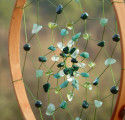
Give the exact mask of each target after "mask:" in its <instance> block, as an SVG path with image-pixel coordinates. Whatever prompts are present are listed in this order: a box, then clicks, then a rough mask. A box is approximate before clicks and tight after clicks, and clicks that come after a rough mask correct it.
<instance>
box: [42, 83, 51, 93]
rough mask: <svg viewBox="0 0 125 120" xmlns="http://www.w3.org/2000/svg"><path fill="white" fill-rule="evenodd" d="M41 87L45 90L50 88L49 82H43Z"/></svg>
mask: <svg viewBox="0 0 125 120" xmlns="http://www.w3.org/2000/svg"><path fill="white" fill-rule="evenodd" d="M43 89H44V91H45V92H48V91H49V89H50V84H49V83H46V84H44V85H43Z"/></svg>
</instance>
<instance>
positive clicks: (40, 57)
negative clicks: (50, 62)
mask: <svg viewBox="0 0 125 120" xmlns="http://www.w3.org/2000/svg"><path fill="white" fill-rule="evenodd" d="M38 60H39V61H40V62H46V61H47V58H46V57H45V56H39V58H38Z"/></svg>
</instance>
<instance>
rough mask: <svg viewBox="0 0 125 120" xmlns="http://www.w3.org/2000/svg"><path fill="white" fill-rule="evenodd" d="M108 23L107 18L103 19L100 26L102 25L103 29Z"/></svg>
mask: <svg viewBox="0 0 125 120" xmlns="http://www.w3.org/2000/svg"><path fill="white" fill-rule="evenodd" d="M107 23H108V19H106V18H102V19H101V20H100V24H101V26H102V27H104V26H105V25H107Z"/></svg>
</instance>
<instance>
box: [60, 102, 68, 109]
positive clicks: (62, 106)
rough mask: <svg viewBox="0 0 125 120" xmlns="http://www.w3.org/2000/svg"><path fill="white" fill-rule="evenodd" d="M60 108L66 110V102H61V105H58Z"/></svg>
mask: <svg viewBox="0 0 125 120" xmlns="http://www.w3.org/2000/svg"><path fill="white" fill-rule="evenodd" d="M60 107H61V108H62V109H66V108H67V102H66V101H63V102H62V103H61V104H60Z"/></svg>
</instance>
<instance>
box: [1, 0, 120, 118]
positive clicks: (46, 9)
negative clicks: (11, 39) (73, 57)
mask: <svg viewBox="0 0 125 120" xmlns="http://www.w3.org/2000/svg"><path fill="white" fill-rule="evenodd" d="M52 1H53V3H54V4H56V5H58V4H59V3H61V4H62V5H64V4H65V3H67V0H52ZM14 2H15V1H14V0H11V1H10V0H1V1H0V18H1V19H0V25H1V29H0V36H1V40H0V120H22V119H23V118H22V115H21V112H20V110H19V107H18V104H17V101H16V97H15V94H14V90H13V86H12V83H11V75H10V69H9V63H8V33H9V25H10V19H11V15H12V10H13V7H14ZM28 2H29V1H28ZM28 2H27V3H28ZM81 3H82V6H83V8H85V9H84V11H85V12H88V14H89V16H90V18H95V17H99V18H102V1H101V0H81ZM36 13H37V9H36V2H34V3H32V4H31V5H30V6H29V7H27V8H26V9H25V15H26V22H27V33H28V38H30V37H31V35H32V34H31V31H32V27H33V24H34V23H36ZM65 13H66V15H67V16H68V19H69V20H70V21H68V22H72V21H75V20H77V19H78V17H79V16H80V15H81V12H80V8H79V4H77V3H76V2H75V0H73V2H72V3H70V4H69V5H68V6H67V7H66V8H65ZM55 15H56V14H55V8H54V7H53V6H52V5H51V4H50V3H48V2H47V0H40V20H39V24H40V25H48V22H54V19H55V17H56V16H55ZM105 15H106V18H108V19H109V23H108V26H109V27H110V28H112V29H113V31H115V22H116V21H115V16H114V11H113V9H112V7H111V5H109V4H108V3H106V4H105ZM57 23H58V25H59V26H60V27H61V28H65V26H66V24H67V21H66V19H65V17H64V15H59V17H58V19H57ZM82 25H83V26H82ZM74 28H75V33H78V32H82V34H83V33H84V32H85V31H84V22H83V21H82V20H81V21H79V22H78V23H77V25H75V26H74ZM102 31H103V27H101V26H100V23H99V21H98V20H97V21H91V20H88V22H87V32H88V33H91V36H92V38H93V39H98V40H100V39H101V35H102ZM112 35H113V32H112V31H111V30H110V29H108V28H107V29H106V32H105V36H104V40H105V41H106V45H107V47H106V50H107V52H108V53H109V54H111V52H112V50H113V48H114V45H115V43H113V42H112ZM71 36H72V33H71V32H70V35H69V38H71ZM39 38H40V41H41V45H42V46H43V45H44V46H43V49H44V53H47V52H48V50H47V48H48V47H49V46H50V45H52V44H51V42H50V41H51V39H52V37H51V31H50V30H49V29H48V28H44V29H43V30H41V31H40V33H39ZM54 38H55V42H60V41H61V40H62V38H61V36H60V31H59V30H55V31H54ZM67 42H68V41H67V40H65V42H64V43H65V44H67ZM95 43H98V42H95V41H90V42H89V44H88V47H87V52H89V53H90V56H91V58H94V56H95V54H97V52H98V51H99V48H98V47H97V46H96V44H95ZM24 44H25V34H24V24H23V22H22V31H21V50H20V51H21V52H20V53H21V64H23V59H24V54H25V52H24V50H23V45H24ZM30 44H31V47H32V48H31V52H30V53H31V55H32V56H33V59H34V61H35V63H36V64H37V65H39V62H38V60H37V59H38V57H39V56H40V55H41V51H40V49H39V48H38V44H37V42H36V37H34V38H33V40H32V41H31V43H30ZM85 44H86V41H85V40H83V39H80V40H79V43H78V47H79V49H80V52H82V51H83V48H84V47H85ZM59 52H60V51H57V52H56V53H57V54H59ZM94 53H95V54H94ZM102 53H103V54H101V56H100V58H98V59H97V60H96V64H97V65H98V66H97V67H96V68H95V72H93V71H91V72H90V74H91V78H89V81H90V82H93V81H94V79H95V78H96V77H97V74H98V71H100V72H101V71H103V69H104V68H105V66H104V61H105V58H106V56H105V53H104V51H103V52H102ZM50 57H51V55H50V56H49V57H48V62H47V65H48V66H51V65H52V62H51V59H50ZM113 58H115V59H116V60H117V64H116V65H114V66H113V72H114V76H115V80H116V81H118V80H119V77H120V45H119V44H118V46H117V48H116V51H115V54H114V56H113ZM79 60H81V58H79ZM68 62H69V66H70V65H71V63H70V60H68ZM48 63H49V64H48ZM85 63H87V61H85ZM41 69H43V70H44V69H45V68H44V67H43V68H41ZM54 70H55V71H57V70H56V67H54ZM29 71H30V72H29ZM100 72H99V73H100ZM31 73H32V74H31ZM95 73H97V74H95ZM109 73H110V69H109V70H107V72H106V73H105V75H104V76H102V77H101V82H100V88H99V89H100V97H101V98H103V97H104V96H106V95H108V94H110V88H111V87H112V85H113V81H112V76H111V73H110V74H109ZM116 73H117V74H116ZM46 79H47V77H46V76H45V75H44V76H43V77H42V79H41V88H40V91H41V92H40V100H41V101H42V102H43V108H42V112H43V114H44V115H43V117H44V118H45V120H51V119H52V118H51V117H47V116H46V115H45V112H46V108H45V107H47V94H46V93H44V91H43V89H42V85H43V83H44V84H45V83H46ZM24 80H25V82H26V83H27V85H28V86H29V87H30V89H31V91H32V92H33V94H34V95H35V94H36V89H35V88H36V87H37V86H36V85H37V82H36V78H35V69H34V66H33V64H32V62H31V61H30V59H29V58H28V59H27V62H26V68H25V73H24ZM55 81H56V80H55V79H54V78H53V77H51V79H50V83H51V84H53V85H52V86H54V84H55ZM79 81H81V83H84V82H83V78H82V77H80V78H79ZM59 83H60V84H61V83H62V81H61V80H60V82H59ZM107 84H108V86H107ZM68 89H70V90H71V89H72V88H68ZM84 90H85V89H84V88H81V87H80V90H79V91H77V90H75V94H76V95H77V96H78V97H79V100H77V97H76V98H75V97H74V100H73V101H72V102H71V103H69V109H70V111H71V113H72V114H73V117H74V118H76V117H78V116H79V114H80V111H81V104H79V103H80V102H82V101H83V100H84V99H85V97H83V95H84V94H85V91H84ZM50 93H51V95H50V101H51V102H52V103H54V104H55V105H56V107H58V106H59V104H60V102H61V100H60V98H59V96H58V95H57V94H55V92H54V91H52V92H50ZM66 94H67V92H66V90H64V91H63V92H62V95H63V98H65V97H66ZM81 96H82V97H81ZM84 96H85V95H84ZM88 96H89V97H88V99H89V101H92V100H94V99H95V98H96V97H95V96H96V88H94V87H93V90H92V91H89V92H88ZM28 98H29V101H30V103H31V106H32V108H33V112H34V114H35V115H36V118H37V119H38V120H39V119H40V117H39V111H38V109H36V108H35V107H34V100H33V99H32V98H31V96H30V95H29V94H28ZM111 100H112V97H110V98H107V99H106V100H105V101H104V107H103V108H99V109H98V110H97V118H98V119H97V120H109V119H110V115H111V112H110V111H111V110H110V108H111ZM87 111H89V113H88V112H87ZM93 115H94V106H90V108H89V110H85V111H84V113H83V115H82V118H83V120H84V119H85V120H92V119H93ZM60 116H63V117H60ZM55 118H56V120H70V119H71V118H70V116H69V115H68V114H67V113H66V112H64V110H61V109H60V110H59V111H58V112H55Z"/></svg>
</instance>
